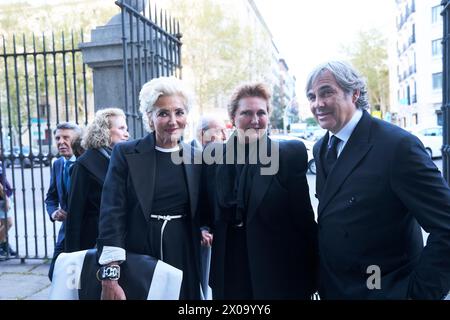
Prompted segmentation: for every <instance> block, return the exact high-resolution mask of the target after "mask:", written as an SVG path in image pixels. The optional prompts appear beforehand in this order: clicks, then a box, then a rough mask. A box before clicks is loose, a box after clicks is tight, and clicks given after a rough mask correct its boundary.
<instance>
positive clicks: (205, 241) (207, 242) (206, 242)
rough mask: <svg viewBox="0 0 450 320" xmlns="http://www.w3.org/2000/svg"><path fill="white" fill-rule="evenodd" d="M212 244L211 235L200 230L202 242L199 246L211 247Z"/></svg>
mask: <svg viewBox="0 0 450 320" xmlns="http://www.w3.org/2000/svg"><path fill="white" fill-rule="evenodd" d="M212 242H213V235H212V233H209V231H207V230H202V240H201V242H200V243H201V244H202V246H209V247H210V246H211V245H212Z"/></svg>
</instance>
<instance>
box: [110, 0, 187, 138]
mask: <svg viewBox="0 0 450 320" xmlns="http://www.w3.org/2000/svg"><path fill="white" fill-rule="evenodd" d="M131 2H132V3H133V4H134V5H131V4H129V3H130V1H116V4H117V5H118V6H119V7H120V8H121V19H122V41H123V43H122V46H123V59H124V62H126V63H124V68H123V75H124V91H125V92H126V93H127V94H126V95H125V100H124V104H125V108H124V109H125V110H124V111H125V114H126V116H127V122H128V126H129V129H130V133H131V134H132V136H133V137H135V138H138V137H142V136H143V135H144V134H145V132H144V128H143V126H142V121H141V120H142V118H141V115H140V114H139V112H138V109H139V99H138V97H139V91H140V90H141V88H142V85H143V84H144V83H146V82H147V81H149V80H151V79H153V78H155V77H159V76H176V77H179V78H181V40H180V39H181V33H180V27H179V24H178V23H177V22H176V21H175V20H174V19H172V18H171V17H168V16H167V13H166V12H164V14H163V11H162V10H160V11H159V12H158V10H157V8H156V7H155V8H154V9H153V10H152V8H151V6H150V5H149V6H148V8H147V9H145V4H146V1H144V0H131ZM138 2H140V4H139V6H140V7H141V8H144V10H143V11H142V14H141V13H140V12H138V11H137V10H136V9H135V8H136V7H138V5H137V3H138ZM152 11H153V12H152Z"/></svg>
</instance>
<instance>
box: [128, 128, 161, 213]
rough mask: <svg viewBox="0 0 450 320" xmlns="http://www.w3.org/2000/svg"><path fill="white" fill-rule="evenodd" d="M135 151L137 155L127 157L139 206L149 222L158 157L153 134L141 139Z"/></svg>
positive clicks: (131, 154)
mask: <svg viewBox="0 0 450 320" xmlns="http://www.w3.org/2000/svg"><path fill="white" fill-rule="evenodd" d="M135 150H136V152H135V153H130V154H126V155H125V157H126V159H127V162H128V167H129V170H130V176H131V181H133V186H134V190H135V191H136V195H137V198H138V200H139V204H140V205H141V208H142V212H143V213H144V216H145V219H146V220H147V221H149V220H150V213H151V211H152V203H153V195H154V192H155V170H156V164H155V160H156V155H155V140H154V136H153V134H149V135H147V136H146V137H145V138H143V139H141V140H140V141H139V143H138V144H137V145H136V148H135Z"/></svg>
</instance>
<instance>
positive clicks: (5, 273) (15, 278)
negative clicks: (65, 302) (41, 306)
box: [0, 259, 50, 300]
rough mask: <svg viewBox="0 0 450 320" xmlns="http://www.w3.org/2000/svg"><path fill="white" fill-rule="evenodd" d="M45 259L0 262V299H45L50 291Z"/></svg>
mask: <svg viewBox="0 0 450 320" xmlns="http://www.w3.org/2000/svg"><path fill="white" fill-rule="evenodd" d="M49 266H50V262H48V261H46V260H32V259H29V260H26V262H25V263H20V259H11V260H7V261H1V262H0V300H46V299H47V298H48V294H49V292H50V280H49V279H48V276H47V275H48V268H49Z"/></svg>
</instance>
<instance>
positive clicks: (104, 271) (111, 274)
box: [97, 265, 120, 280]
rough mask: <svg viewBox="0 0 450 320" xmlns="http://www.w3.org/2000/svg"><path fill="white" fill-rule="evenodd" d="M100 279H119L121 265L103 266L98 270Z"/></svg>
mask: <svg viewBox="0 0 450 320" xmlns="http://www.w3.org/2000/svg"><path fill="white" fill-rule="evenodd" d="M97 278H98V280H119V278H120V267H119V266H117V265H113V266H105V267H101V268H100V269H98V271H97Z"/></svg>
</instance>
